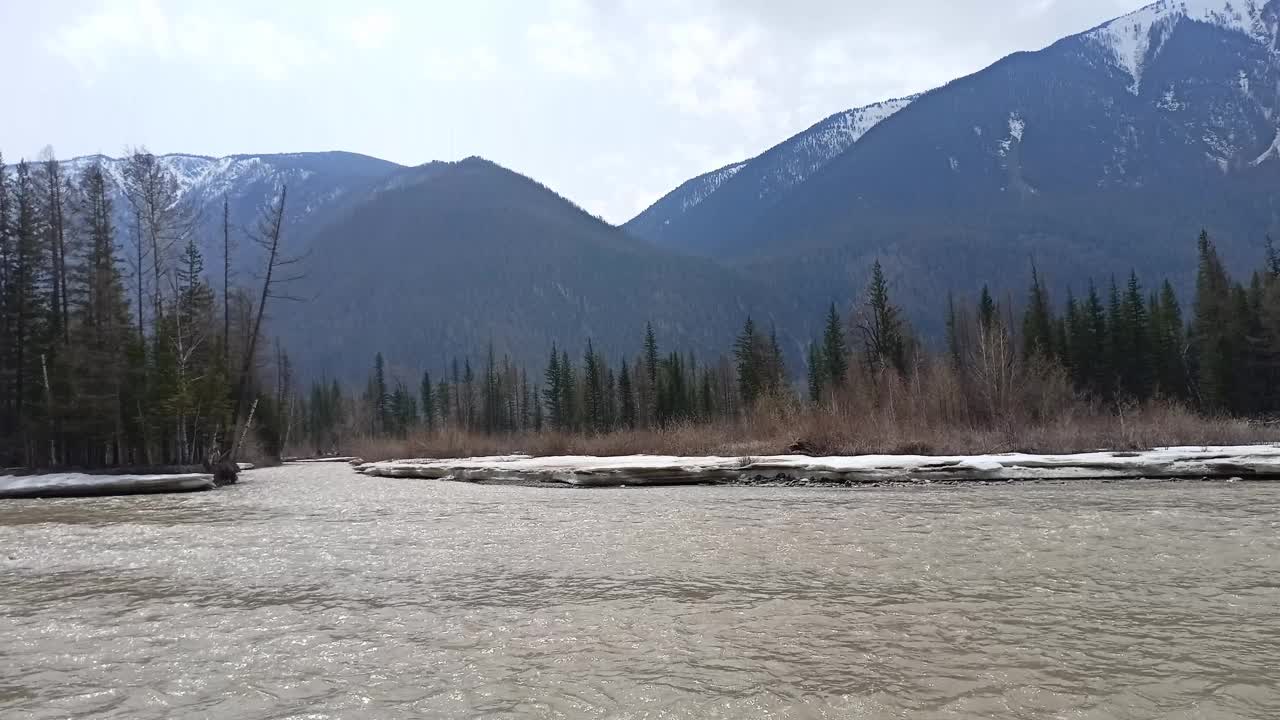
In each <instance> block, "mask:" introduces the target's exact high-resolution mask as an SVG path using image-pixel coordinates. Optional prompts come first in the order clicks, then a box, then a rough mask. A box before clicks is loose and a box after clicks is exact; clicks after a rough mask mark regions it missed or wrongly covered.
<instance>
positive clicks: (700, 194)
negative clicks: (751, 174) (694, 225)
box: [680, 162, 747, 212]
mask: <svg viewBox="0 0 1280 720" xmlns="http://www.w3.org/2000/svg"><path fill="white" fill-rule="evenodd" d="M746 166H747V163H746V162H740V163H737V164H734V165H729V166H727V167H722V168H720V169H719V170H713V171H711V172H709V173H707V174H706V175H702V176H700V177H697V178H695V179H694V180H695V185H694V187H691V188H689V191H688V193H687V194H685V195H683V196H682V197H681V198H680V210H681V212H687V211H689V210H691V209H693V208H694V207H696V206H697V204H698V203H700V202H702V201H703V200H706V199H707V196H708V195H710V194H711V193H713V192H715V191H716V190H718V189H720V186H721V185H722V184H724V181H725V180H728V179H729V178H731V177H733V176H734V175H737V174H738V171H739V170H741V169H742V168H744V167H746Z"/></svg>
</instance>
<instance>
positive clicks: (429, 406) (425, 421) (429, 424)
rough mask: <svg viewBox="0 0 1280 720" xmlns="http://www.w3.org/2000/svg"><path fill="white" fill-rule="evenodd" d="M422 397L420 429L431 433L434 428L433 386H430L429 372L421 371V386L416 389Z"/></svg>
mask: <svg viewBox="0 0 1280 720" xmlns="http://www.w3.org/2000/svg"><path fill="white" fill-rule="evenodd" d="M418 393H419V394H420V395H421V397H422V427H423V428H424V429H425V430H426V431H427V432H431V431H433V430H435V428H436V397H435V386H434V385H432V384H431V372H430V371H423V373H422V384H421V385H420V386H419V388H418Z"/></svg>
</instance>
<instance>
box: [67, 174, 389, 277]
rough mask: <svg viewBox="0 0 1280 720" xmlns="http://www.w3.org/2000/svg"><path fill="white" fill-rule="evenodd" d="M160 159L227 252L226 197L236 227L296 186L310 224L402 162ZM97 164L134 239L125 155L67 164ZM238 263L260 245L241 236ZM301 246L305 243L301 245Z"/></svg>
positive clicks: (200, 223) (298, 221)
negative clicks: (281, 191)
mask: <svg viewBox="0 0 1280 720" xmlns="http://www.w3.org/2000/svg"><path fill="white" fill-rule="evenodd" d="M157 160H158V161H159V163H160V165H161V166H162V167H163V168H165V170H167V171H168V172H169V173H170V174H172V176H173V177H174V179H175V181H176V182H177V185H178V191H179V197H180V202H182V203H184V204H185V205H187V206H188V207H189V208H191V210H192V212H193V214H194V215H195V217H196V220H197V223H196V226H197V228H198V229H197V233H198V239H199V240H200V241H201V243H200V244H201V246H202V248H203V250H204V251H205V253H206V255H208V256H210V257H213V256H218V257H220V256H221V252H222V245H221V242H222V240H221V238H222V236H221V228H222V224H221V223H222V200H223V197H224V196H225V197H226V198H227V200H228V209H229V215H230V219H231V226H232V229H233V233H235V234H236V235H237V236H240V237H242V234H243V233H242V231H243V230H245V229H251V228H254V227H256V223H257V219H258V217H259V213H260V212H261V209H262V207H263V206H264V205H265V204H266V203H268V202H269V201H270V200H271V199H272V198H274V197H275V195H276V193H278V192H279V189H280V187H281V186H282V185H288V187H289V203H288V207H289V209H290V211H289V218H288V220H289V222H290V224H291V225H296V226H305V225H306V224H308V222H309V221H311V220H312V219H313V216H317V215H319V214H321V211H327V210H328V209H330V208H332V207H333V206H335V205H337V204H340V203H341V202H343V201H344V200H345V199H346V198H347V197H348V196H350V195H352V194H353V193H355V191H356V190H359V189H363V188H364V187H366V186H367V185H368V184H369V183H371V182H374V181H376V180H378V179H380V178H383V177H387V176H389V175H391V174H392V173H393V172H395V171H397V170H402V169H403V167H402V166H401V165H397V164H396V163H393V162H389V161H386V160H379V159H377V158H373V157H369V156H367V155H359V154H356V153H348V152H315V153H289V154H272V155H230V156H227V157H221V158H213V157H205V156H202V155H183V154H172V155H160V156H158V157H157ZM93 163H101V164H102V167H103V170H104V172H105V174H106V176H107V178H108V179H109V180H110V182H111V186H112V190H113V193H112V203H113V206H114V208H115V212H116V227H117V228H118V229H119V231H120V233H121V240H122V242H125V243H126V244H127V242H128V241H127V239H126V238H127V236H128V235H127V233H128V228H129V227H130V222H131V221H130V218H129V204H128V200H127V198H126V197H125V195H124V168H125V163H126V160H125V159H123V158H113V157H107V156H104V155H89V156H84V157H78V158H73V159H71V160H67V161H64V162H63V164H62V165H63V170H64V174H65V175H67V176H68V177H70V176H72V175H76V174H79V173H80V172H82V171H84V170H85V169H86V168H88V167H89V166H90V165H91V164H93ZM236 245H237V254H236V257H235V259H234V263H235V265H236V267H237V269H238V270H240V271H246V270H248V269H249V268H251V267H253V266H254V264H256V262H257V259H256V257H255V256H256V248H254V247H253V246H252V244H251V243H247V242H244V241H243V239H241V240H240V241H239V242H238V243H236ZM297 250H298V251H303V250H305V248H302V247H299V248H297Z"/></svg>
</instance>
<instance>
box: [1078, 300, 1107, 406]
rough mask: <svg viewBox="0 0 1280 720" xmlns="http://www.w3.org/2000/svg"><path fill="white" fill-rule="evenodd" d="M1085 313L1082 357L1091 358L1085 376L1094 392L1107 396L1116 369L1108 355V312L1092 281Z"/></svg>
mask: <svg viewBox="0 0 1280 720" xmlns="http://www.w3.org/2000/svg"><path fill="white" fill-rule="evenodd" d="M1084 313H1085V317H1084V318H1083V322H1084V324H1085V328H1086V335H1085V343H1084V346H1083V349H1082V350H1081V357H1088V358H1090V362H1089V365H1088V369H1087V371H1086V373H1085V375H1084V377H1085V379H1086V381H1087V385H1088V387H1089V389H1090V390H1091V391H1092V392H1093V393H1095V394H1097V395H1099V396H1103V397H1105V396H1107V395H1108V394H1109V393H1110V391H1111V388H1110V387H1109V381H1108V378H1110V377H1112V376H1113V375H1114V370H1113V369H1112V367H1111V362H1110V357H1109V356H1108V345H1109V341H1108V339H1107V334H1108V329H1107V314H1106V310H1104V309H1103V306H1102V297H1101V296H1100V295H1099V294H1098V288H1097V286H1096V285H1094V284H1093V282H1092V281H1090V283H1089V297H1088V299H1087V300H1086V301H1085V308H1084Z"/></svg>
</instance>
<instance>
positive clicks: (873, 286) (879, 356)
mask: <svg viewBox="0 0 1280 720" xmlns="http://www.w3.org/2000/svg"><path fill="white" fill-rule="evenodd" d="M864 316H865V317H864V320H863V323H862V325H861V330H862V339H863V351H864V354H865V357H866V361H867V367H868V369H870V370H883V369H893V370H896V371H898V372H899V373H904V372H906V368H907V356H906V337H905V334H904V328H903V323H902V313H901V311H900V310H899V309H898V306H896V305H894V304H893V302H892V301H891V300H890V298H889V283H888V281H887V280H886V279H885V275H884V270H883V269H882V268H881V267H880V261H879V260H877V261H876V262H875V264H874V265H872V267H871V283H870V285H869V286H868V289H867V300H866V307H865V311H864Z"/></svg>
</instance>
